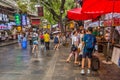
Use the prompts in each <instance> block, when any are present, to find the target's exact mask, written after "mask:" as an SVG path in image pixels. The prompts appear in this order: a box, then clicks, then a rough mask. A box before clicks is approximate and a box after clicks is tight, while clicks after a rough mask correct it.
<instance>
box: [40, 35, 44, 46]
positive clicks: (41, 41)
mask: <svg viewBox="0 0 120 80" xmlns="http://www.w3.org/2000/svg"><path fill="white" fill-rule="evenodd" d="M40 43H41V45H44V35H43V33H41V34H40Z"/></svg>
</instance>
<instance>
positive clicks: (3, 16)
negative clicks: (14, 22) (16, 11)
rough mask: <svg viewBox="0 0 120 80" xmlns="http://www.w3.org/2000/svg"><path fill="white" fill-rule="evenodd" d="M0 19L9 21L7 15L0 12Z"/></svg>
mask: <svg viewBox="0 0 120 80" xmlns="http://www.w3.org/2000/svg"><path fill="white" fill-rule="evenodd" d="M0 21H5V22H8V21H9V18H8V15H6V14H2V13H0Z"/></svg>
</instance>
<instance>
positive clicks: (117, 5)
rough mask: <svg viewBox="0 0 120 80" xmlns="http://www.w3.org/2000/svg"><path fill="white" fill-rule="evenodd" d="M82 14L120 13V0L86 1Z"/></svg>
mask: <svg viewBox="0 0 120 80" xmlns="http://www.w3.org/2000/svg"><path fill="white" fill-rule="evenodd" d="M82 12H83V13H90V14H92V13H94V14H95V13H99V14H106V13H110V12H117V13H120V0H85V1H84V3H83V7H82Z"/></svg>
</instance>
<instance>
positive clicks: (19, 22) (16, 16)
mask: <svg viewBox="0 0 120 80" xmlns="http://www.w3.org/2000/svg"><path fill="white" fill-rule="evenodd" d="M14 17H15V22H16V25H17V26H19V25H20V24H21V21H20V14H18V13H16V14H15V16H14Z"/></svg>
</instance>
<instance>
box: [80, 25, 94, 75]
mask: <svg viewBox="0 0 120 80" xmlns="http://www.w3.org/2000/svg"><path fill="white" fill-rule="evenodd" d="M95 44H96V37H95V36H94V35H93V34H92V27H89V28H88V30H87V33H86V34H85V35H84V37H83V45H84V49H83V55H82V70H81V72H80V73H81V74H85V71H84V66H85V59H86V57H87V58H88V59H87V60H88V70H87V73H88V74H89V73H90V68H91V58H92V53H93V50H94V47H95Z"/></svg>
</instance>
